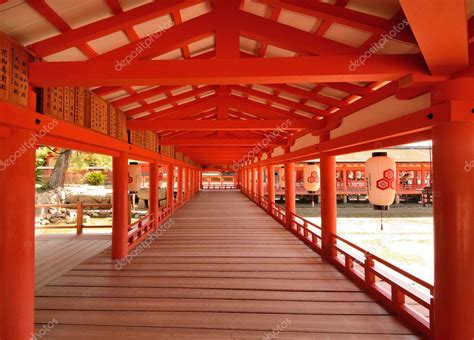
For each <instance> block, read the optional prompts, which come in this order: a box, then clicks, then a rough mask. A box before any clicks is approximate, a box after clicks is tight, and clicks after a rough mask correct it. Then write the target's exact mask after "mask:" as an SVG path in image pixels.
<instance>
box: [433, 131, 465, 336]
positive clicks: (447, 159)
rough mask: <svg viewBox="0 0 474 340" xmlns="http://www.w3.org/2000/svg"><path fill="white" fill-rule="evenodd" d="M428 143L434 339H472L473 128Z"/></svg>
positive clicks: (436, 136) (441, 133)
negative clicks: (431, 165) (431, 158)
mask: <svg viewBox="0 0 474 340" xmlns="http://www.w3.org/2000/svg"><path fill="white" fill-rule="evenodd" d="M432 139H433V196H434V199H433V213H434V263H435V266H434V271H435V273H434V282H435V288H434V301H435V302H434V339H437V340H438V339H439V340H441V339H443V340H444V339H473V338H474V319H473V315H474V314H473V308H474V307H473V304H474V288H473V287H474V209H473V207H474V142H473V141H474V123H472V122H471V123H469V122H453V123H446V124H443V125H440V126H436V127H434V128H433V130H432Z"/></svg>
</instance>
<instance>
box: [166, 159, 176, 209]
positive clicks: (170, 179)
mask: <svg viewBox="0 0 474 340" xmlns="http://www.w3.org/2000/svg"><path fill="white" fill-rule="evenodd" d="M173 196H174V165H173V164H168V168H167V179H166V201H167V204H168V207H169V209H170V210H171V211H173V198H174V197H173Z"/></svg>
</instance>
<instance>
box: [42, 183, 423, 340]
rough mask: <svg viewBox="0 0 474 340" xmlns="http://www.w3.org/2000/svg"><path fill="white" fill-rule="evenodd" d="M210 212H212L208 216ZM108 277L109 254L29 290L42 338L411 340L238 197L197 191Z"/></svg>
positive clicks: (386, 315)
mask: <svg viewBox="0 0 474 340" xmlns="http://www.w3.org/2000/svg"><path fill="white" fill-rule="evenodd" d="M215 210H218V211H219V212H220V214H219V215H215V214H213V211H215ZM172 220H173V223H172V225H171V226H170V227H169V228H168V229H167V231H166V232H164V233H163V235H162V236H160V237H159V238H157V239H156V241H155V242H154V243H153V244H151V245H150V247H149V248H147V249H145V250H144V251H143V252H142V253H141V254H140V255H138V256H137V257H134V258H132V259H131V261H130V264H127V265H125V266H124V267H123V269H122V270H120V271H117V269H116V264H117V262H116V261H114V260H112V259H111V258H110V250H109V251H105V252H103V253H101V254H99V255H97V256H95V257H94V258H92V259H90V260H87V261H85V262H84V263H82V264H80V265H79V266H77V267H75V268H74V269H73V270H71V271H69V272H68V273H66V274H64V275H63V276H62V277H60V278H58V279H56V280H54V281H53V282H50V283H49V284H48V285H47V286H46V287H43V288H42V289H40V290H39V291H37V292H36V323H37V325H36V329H37V330H39V329H40V328H41V326H42V323H47V322H49V321H50V320H52V319H54V318H56V319H57V320H58V321H59V325H58V326H56V327H55V328H54V329H53V330H52V331H51V332H49V333H48V335H47V337H48V339H65V338H67V339H128V338H129V337H135V338H140V339H147V338H149V339H165V338H187V339H188V338H193V339H196V338H199V339H262V338H265V334H272V332H273V331H274V330H275V329H278V328H280V329H281V327H282V326H281V324H282V323H283V322H285V323H287V324H288V325H287V327H285V326H283V327H284V328H285V329H284V331H283V332H282V333H281V334H279V336H278V339H327V338H328V337H330V338H331V339H339V338H340V339H343V338H350V339H418V338H419V337H418V336H415V335H412V334H413V331H412V330H410V329H408V328H407V327H406V326H405V325H404V324H403V322H401V321H400V319H399V318H398V317H396V316H394V315H392V314H391V313H390V312H388V311H387V310H386V309H384V308H383V307H382V306H381V305H380V304H379V303H377V302H375V301H374V300H373V299H372V298H370V297H369V296H368V295H367V293H365V292H363V291H362V290H361V289H360V288H358V287H357V286H356V285H355V284H353V283H352V282H350V281H349V280H348V279H347V278H346V277H345V276H344V275H343V274H341V273H340V272H339V271H338V270H337V269H335V268H334V267H333V266H332V265H330V264H329V263H328V262H327V261H324V260H322V259H321V257H320V256H318V255H317V254H316V253H314V252H313V251H312V250H310V249H308V248H307V247H306V246H305V245H304V243H303V242H301V241H299V240H298V239H297V238H295V237H294V236H293V235H292V234H291V233H290V232H288V231H287V230H285V229H284V228H283V227H282V226H281V225H280V224H279V223H277V222H276V221H275V220H273V219H272V218H271V217H270V216H269V215H268V214H266V213H265V212H264V211H262V210H261V209H259V208H258V207H257V206H255V205H254V204H253V203H252V202H250V201H249V200H248V199H247V198H246V197H245V196H243V195H242V194H241V193H239V192H238V191H228V192H219V191H211V192H201V193H200V194H199V195H198V196H196V197H195V198H193V199H192V200H191V201H190V202H189V203H188V204H187V205H186V206H185V207H184V208H183V209H181V210H180V211H179V212H178V213H177V214H176V215H175V216H174V217H173V218H172Z"/></svg>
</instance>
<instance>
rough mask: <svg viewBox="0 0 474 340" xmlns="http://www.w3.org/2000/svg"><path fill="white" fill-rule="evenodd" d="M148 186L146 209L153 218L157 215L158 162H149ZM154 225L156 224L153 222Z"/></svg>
mask: <svg viewBox="0 0 474 340" xmlns="http://www.w3.org/2000/svg"><path fill="white" fill-rule="evenodd" d="M149 165H150V187H149V192H148V195H149V197H148V198H149V200H148V211H149V213H150V214H153V216H154V218H155V220H156V218H157V216H158V163H157V162H156V161H155V162H150V163H149ZM155 227H156V224H155Z"/></svg>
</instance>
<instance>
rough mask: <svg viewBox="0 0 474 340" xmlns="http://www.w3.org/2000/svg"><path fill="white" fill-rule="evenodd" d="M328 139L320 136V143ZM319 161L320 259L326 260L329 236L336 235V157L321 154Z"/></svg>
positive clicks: (330, 239) (328, 254)
mask: <svg viewBox="0 0 474 340" xmlns="http://www.w3.org/2000/svg"><path fill="white" fill-rule="evenodd" d="M328 139H329V136H328V135H327V134H326V135H322V136H321V141H325V140H328ZM320 161H321V164H320V166H321V189H320V193H321V239H322V257H323V258H325V259H328V258H329V257H330V254H331V242H332V236H331V235H332V234H335V233H336V227H337V190H336V157H335V156H329V155H328V154H327V153H322V154H321V157H320Z"/></svg>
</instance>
